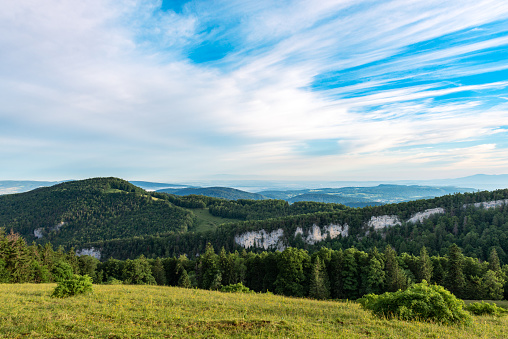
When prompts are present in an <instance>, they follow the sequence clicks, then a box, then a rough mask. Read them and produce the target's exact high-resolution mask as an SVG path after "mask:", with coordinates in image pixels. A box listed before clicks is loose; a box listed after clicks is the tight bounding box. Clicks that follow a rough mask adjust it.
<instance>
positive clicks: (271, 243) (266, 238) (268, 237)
mask: <svg viewBox="0 0 508 339" xmlns="http://www.w3.org/2000/svg"><path fill="white" fill-rule="evenodd" d="M283 235H284V231H283V230H282V228H279V229H278V230H275V231H272V232H270V233H266V231H265V230H260V231H252V232H246V233H244V234H240V235H237V236H235V243H237V244H238V245H240V246H242V247H244V248H250V247H261V248H264V249H265V250H267V249H269V248H270V249H277V250H281V251H283V250H284V249H285V248H286V247H285V246H284V245H283V244H282V241H281V238H282V236H283Z"/></svg>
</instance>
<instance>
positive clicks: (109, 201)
mask: <svg viewBox="0 0 508 339" xmlns="http://www.w3.org/2000/svg"><path fill="white" fill-rule="evenodd" d="M193 222H194V217H193V214H192V213H191V212H190V211H188V210H185V209H183V208H181V207H177V206H174V205H173V204H171V203H170V202H168V201H167V200H164V199H157V198H155V197H152V196H151V195H149V194H147V192H145V191H144V190H143V189H141V188H139V187H136V186H134V185H132V184H130V183H129V182H127V181H124V180H121V179H116V178H96V179H88V180H81V181H71V182H65V183H61V184H58V185H55V186H51V187H43V188H38V189H35V190H33V191H30V192H26V193H19V194H11V195H3V196H0V227H4V228H5V229H7V230H11V229H12V230H13V231H14V232H19V233H20V234H21V235H23V236H24V237H25V238H26V239H27V240H29V241H30V240H34V239H39V241H51V242H52V243H53V244H54V245H78V244H80V243H83V242H90V241H98V240H110V239H118V238H126V237H134V236H146V235H150V234H168V233H169V232H174V231H180V232H182V231H187V229H188V228H190V227H192V225H193Z"/></svg>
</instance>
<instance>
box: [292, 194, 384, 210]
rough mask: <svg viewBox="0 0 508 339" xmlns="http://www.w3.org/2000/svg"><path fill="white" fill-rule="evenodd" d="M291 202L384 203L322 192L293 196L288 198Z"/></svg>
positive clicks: (348, 204)
mask: <svg viewBox="0 0 508 339" xmlns="http://www.w3.org/2000/svg"><path fill="white" fill-rule="evenodd" d="M286 200H287V201H288V202H289V203H290V204H292V203H295V202H297V201H314V202H323V203H327V204H343V205H346V206H349V207H365V206H377V205H382V203H381V202H375V201H370V200H367V199H362V198H355V197H343V196H339V195H332V194H322V193H304V194H300V195H297V196H294V197H292V198H289V199H286Z"/></svg>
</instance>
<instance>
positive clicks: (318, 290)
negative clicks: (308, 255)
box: [309, 256, 330, 299]
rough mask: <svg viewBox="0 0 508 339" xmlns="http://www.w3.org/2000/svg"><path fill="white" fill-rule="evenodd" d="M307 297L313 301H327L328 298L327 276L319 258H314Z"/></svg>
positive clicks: (328, 284) (328, 285)
mask: <svg viewBox="0 0 508 339" xmlns="http://www.w3.org/2000/svg"><path fill="white" fill-rule="evenodd" d="M309 297H311V298H314V299H328V298H329V297H330V282H329V280H328V274H327V272H326V267H324V265H323V264H322V262H321V259H320V257H319V256H317V257H316V259H315V261H314V265H313V267H312V273H311V276H310V289H309Z"/></svg>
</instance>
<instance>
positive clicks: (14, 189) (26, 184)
mask: <svg viewBox="0 0 508 339" xmlns="http://www.w3.org/2000/svg"><path fill="white" fill-rule="evenodd" d="M58 183H59V181H31V180H2V181H0V195H2V194H13V193H22V192H28V191H31V190H33V189H36V188H39V187H47V186H53V185H56V184H58Z"/></svg>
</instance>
